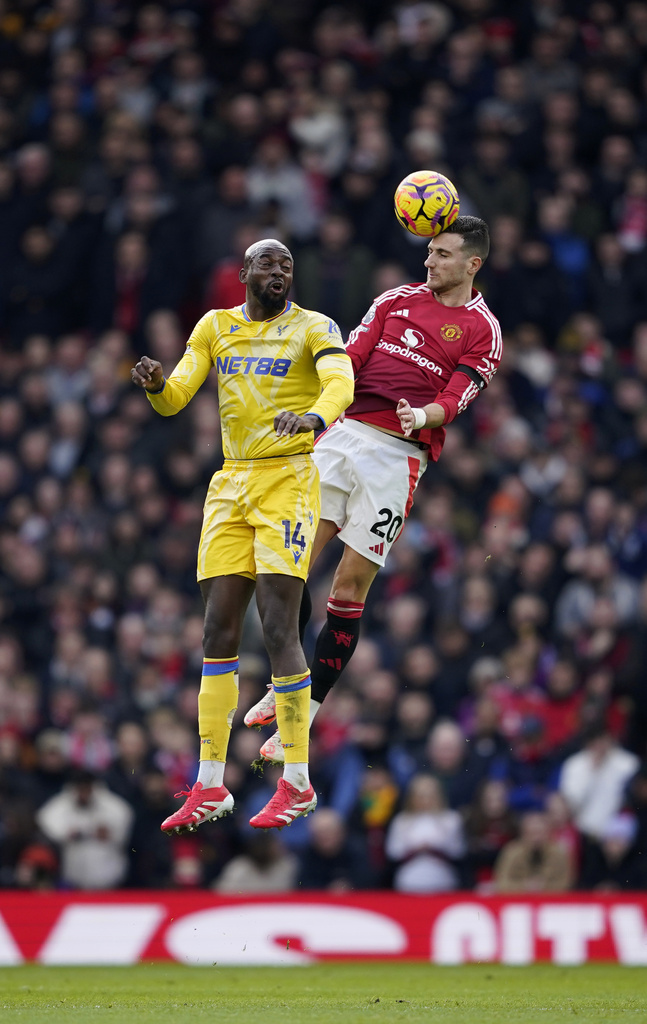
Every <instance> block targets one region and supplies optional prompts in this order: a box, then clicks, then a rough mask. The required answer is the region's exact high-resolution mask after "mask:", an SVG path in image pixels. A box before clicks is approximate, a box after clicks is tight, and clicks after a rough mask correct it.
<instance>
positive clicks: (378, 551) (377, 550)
mask: <svg viewBox="0 0 647 1024" xmlns="http://www.w3.org/2000/svg"><path fill="white" fill-rule="evenodd" d="M368 550H369V551H374V552H375V554H376V555H383V554H384V541H382V542H381V543H380V544H375V545H374V547H372V548H369V549H368Z"/></svg>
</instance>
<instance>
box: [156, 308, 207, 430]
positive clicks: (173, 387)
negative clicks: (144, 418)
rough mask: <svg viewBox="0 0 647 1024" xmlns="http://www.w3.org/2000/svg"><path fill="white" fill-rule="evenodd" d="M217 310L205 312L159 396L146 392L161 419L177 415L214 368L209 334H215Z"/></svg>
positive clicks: (158, 393)
mask: <svg viewBox="0 0 647 1024" xmlns="http://www.w3.org/2000/svg"><path fill="white" fill-rule="evenodd" d="M213 315H214V311H213V310H211V311H210V312H209V313H205V315H204V316H203V317H202V319H201V320H198V322H197V324H196V325H195V327H194V328H193V331H192V333H191V337H190V338H189V340H188V342H187V346H186V350H185V352H184V355H183V356H182V358H181V359H180V361H179V363H178V364H177V366H176V367H175V369H174V370H173V373H172V374H171V375H170V377H168V378H166V379H165V380H164V384H163V386H162V390H161V391H158V392H157V393H156V394H151V393H150V391H147V392H146V395H147V397H148V400H149V402H150V403H151V405H152V406H153V409H155V412H158V413H159V414H160V416H174V415H175V413H176V412H179V411H180V409H183V408H184V406H185V405H186V404H187V403H188V402H190V401H191V399H192V398H193V396H194V395H195V393H196V391H197V390H198V388H200V387H201V386H202V385H203V384H204V382H205V380H206V379H207V376H208V374H209V371H210V369H211V367H212V366H213V356H212V354H211V343H210V335H211V334H212V332H213Z"/></svg>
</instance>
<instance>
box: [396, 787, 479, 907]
mask: <svg viewBox="0 0 647 1024" xmlns="http://www.w3.org/2000/svg"><path fill="white" fill-rule="evenodd" d="M386 854H387V856H388V857H389V858H390V860H391V861H392V862H393V864H394V866H395V873H394V876H393V885H394V888H395V889H397V890H398V891H399V892H420V893H423V892H425V893H430V892H448V891H450V890H452V889H456V888H458V886H459V879H460V874H459V866H460V863H461V860H462V858H463V856H464V854H465V839H464V834H463V825H462V822H461V819H460V815H459V814H458V812H457V811H452V810H448V808H447V804H446V802H445V798H444V796H443V791H442V788H441V785H440V783H439V782H438V780H437V779H436V778H435V777H434V776H433V775H422V774H421V775H415V776H414V777H413V779H412V780H411V782H410V783H409V787H408V789H407V792H406V796H405V800H404V808H403V810H401V811H400V812H399V813H398V814H396V816H395V817H394V818H393V821H392V822H391V824H390V826H389V830H388V832H387V836H386Z"/></svg>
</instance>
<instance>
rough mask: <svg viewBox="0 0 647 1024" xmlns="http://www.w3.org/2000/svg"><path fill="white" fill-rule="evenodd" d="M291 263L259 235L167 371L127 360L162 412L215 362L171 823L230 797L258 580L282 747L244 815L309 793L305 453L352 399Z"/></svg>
mask: <svg viewBox="0 0 647 1024" xmlns="http://www.w3.org/2000/svg"><path fill="white" fill-rule="evenodd" d="M293 267H294V263H293V259H292V255H291V253H290V251H289V249H287V248H286V246H284V245H283V244H282V243H281V242H278V241H276V240H275V239H271V238H269V239H264V240H263V241H261V242H256V243H255V244H254V245H252V246H250V248H249V249H248V250H247V252H246V253H245V258H244V266H243V268H242V270H241V271H240V279H241V281H242V282H243V283H244V284H245V285H246V293H245V302H244V304H243V305H242V306H236V307H235V308H234V309H218V310H213V309H212V310H210V312H209V313H207V314H206V315H205V316H203V317H202V319H201V320H200V321H199V322H198V323H197V324H196V326H195V328H194V330H193V333H192V334H191V337H190V338H189V341H188V344H187V347H186V351H185V353H184V356H183V357H182V359H181V360H180V362H179V363H178V365H177V366H176V368H175V369H174V370H173V373H172V374H171V375H170V377H169V378H168V379H165V378H164V376H163V373H162V367H161V366H160V364H159V363H158V362H156V361H155V360H153V359H149V358H148V357H147V356H143V357H142V358H141V359H140V361H139V362H138V363H137V365H136V366H135V367H134V368H133V370H132V371H131V376H132V380H133V382H134V383H135V384H137V385H138V386H139V387H141V388H143V389H144V390H145V391H146V392H147V395H148V398H149V401H150V403H151V405H152V406H153V408H154V409H155V410H156V411H157V412H159V413H160V414H161V415H162V416H172V415H174V414H175V413H177V412H179V411H180V410H181V409H183V408H184V406H185V405H186V404H187V402H189V401H190V400H191V398H192V397H193V395H194V394H195V393H196V391H197V390H198V388H199V387H200V386H201V385H202V384H203V383H204V381H205V379H206V377H207V375H208V373H209V372H210V370H211V369H212V368H213V367H215V368H216V372H217V374H218V397H219V404H220V416H221V429H222V440H223V451H224V455H225V463H224V466H223V468H222V470H221V471H220V472H218V473H215V474H214V476H213V478H212V480H211V483H210V484H209V490H208V492H207V497H206V501H205V506H204V520H203V524H202V534H201V537H200V546H199V551H198V580H199V582H200V588H201V591H202V596H203V599H204V604H205V620H204V641H203V642H204V664H203V670H202V682H201V687H200V697H199V710H198V718H199V730H200V769H199V772H198V778H197V781H196V783H195V784H194V786H193V787H192V788H191V790H189V791H188V792H187V793H182V794H181V795H182V796H186V800H185V802H184V804H183V805H182V807H180V808H179V810H177V811H176V812H175V813H174V814H172V815H171V816H170V817H169V818H167V819H166V821H164V822H163V823H162V826H161V827H162V830H163V831H164V832H167V833H169V834H171V833H173V832H183V831H186V830H193V829H195V828H196V827H197V826H198V825H200V824H202V822H203V821H208V820H209V819H210V818H217V817H220V816H221V815H222V814H225V813H227V812H228V811H230V810H231V809H232V808H233V805H234V800H233V797H232V795H231V794H230V793H229V792H228V790H227V789H226V787H225V785H224V770H225V761H226V756H227V745H228V742H229V734H230V732H231V725H232V721H233V717H234V714H235V711H236V708H237V705H238V646H239V642H240V635H241V629H242V623H243V617H244V614H245V611H246V609H247V605H248V604H249V601H250V599H251V596H252V594H253V592H254V589H256V602H257V605H258V610H259V614H260V618H261V622H262V626H263V637H264V641H265V646H266V648H267V653H268V656H269V659H270V664H271V667H272V683H273V687H274V691H275V694H276V715H277V720H278V722H279V727H280V729H281V736H282V737H283V743H284V746H285V747H286V752H285V755H286V756H285V771H284V775H283V778H282V779H280V780H279V785H278V789H277V791H276V793H275V794H274V796H273V797H272V799H271V800H270V801H269V803H268V804H267V805H266V806H265V807H264V808H263V810H262V811H260V813H259V814H257V815H255V817H254V818H252V820H251V822H250V824H251V825H253V826H254V827H256V828H282V827H283V826H284V825H289V824H290V823H291V822H292V821H293V820H294V819H295V818H296V817H299V816H300V815H302V814H307V813H308V812H309V811H311V810H313V809H314V807H315V806H316V803H317V797H316V795H315V792H314V789H313V788H312V785H311V784H310V779H309V775H308V730H309V702H310V674H309V671H308V666H307V664H306V660H305V655H304V653H303V649H302V647H301V643H300V640H299V632H298V618H299V607H300V604H301V597H302V593H303V584H304V581H305V579H306V576H307V574H308V565H309V562H310V553H311V550H312V544H313V541H314V537H315V533H316V531H317V524H318V521H319V506H320V498H319V476H318V473H317V469H316V467H315V465H314V462H313V459H312V455H311V453H312V450H313V441H314V433H313V432H314V430H319V429H320V428H321V427H325V426H327V425H328V424H329V423H330V422H331V421H332V420H334V419H335V418H336V417H337V416H338V415H339V414H340V413H341V412H342V411H343V410H344V409H345V408H346V406H348V405H349V404H350V402H351V401H352V398H353V371H352V367H351V362H350V359H349V357H348V356H347V354H346V351H345V349H344V346H343V343H342V340H341V336H340V333H339V328H338V327H337V325H336V324H335V323H334V321H332V320H329V319H327V318H326V317H324V316H323V315H321V314H320V313H313V312H311V311H310V310H307V309H301V308H300V307H299V306H297V305H295V304H294V303H292V302H290V301H289V300H288V293H289V291H290V286H291V284H292V276H293ZM286 740H287V743H286Z"/></svg>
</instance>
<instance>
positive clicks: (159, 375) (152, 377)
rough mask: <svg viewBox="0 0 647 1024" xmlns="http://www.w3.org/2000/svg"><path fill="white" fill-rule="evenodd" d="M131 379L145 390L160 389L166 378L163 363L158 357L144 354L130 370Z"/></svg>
mask: <svg viewBox="0 0 647 1024" xmlns="http://www.w3.org/2000/svg"><path fill="white" fill-rule="evenodd" d="M130 379H131V380H132V382H133V384H136V385H137V387H138V388H143V389H144V391H159V390H160V388H161V387H162V382H163V380H164V371H163V370H162V364H161V363H158V361H157V359H150V358H149V357H148V356H142V357H141V359H140V360H139V362H138V363H137V366H133V368H132V370H131V371H130Z"/></svg>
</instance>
